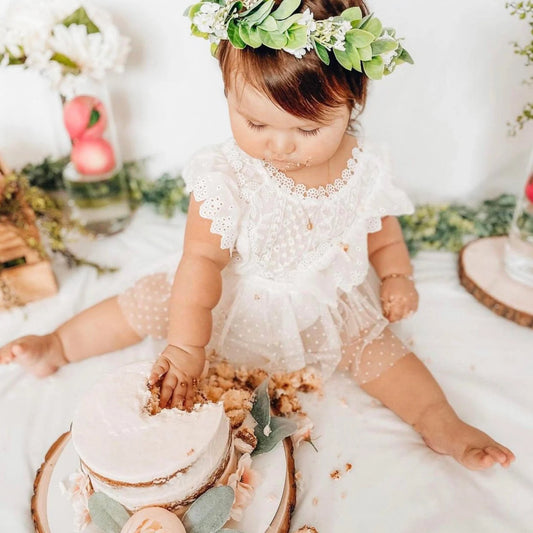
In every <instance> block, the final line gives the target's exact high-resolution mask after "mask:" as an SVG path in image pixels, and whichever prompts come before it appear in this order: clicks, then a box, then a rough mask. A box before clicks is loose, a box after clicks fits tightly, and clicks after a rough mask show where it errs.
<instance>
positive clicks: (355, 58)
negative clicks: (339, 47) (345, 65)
mask: <svg viewBox="0 0 533 533" xmlns="http://www.w3.org/2000/svg"><path fill="white" fill-rule="evenodd" d="M346 53H347V54H348V57H349V58H350V62H351V63H352V67H353V68H354V69H355V70H357V72H363V70H362V67H361V56H360V55H359V52H358V50H357V48H355V46H352V45H351V44H350V43H349V42H348V41H347V42H346Z"/></svg>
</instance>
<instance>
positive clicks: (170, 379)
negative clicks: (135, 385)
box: [148, 344, 205, 410]
mask: <svg viewBox="0 0 533 533" xmlns="http://www.w3.org/2000/svg"><path fill="white" fill-rule="evenodd" d="M188 350H189V351H186V350H184V349H182V348H178V347H177V346H174V345H172V344H169V345H167V347H166V348H165V349H164V350H163V351H162V352H161V353H160V354H159V357H158V358H157V360H156V362H155V363H154V366H153V367H152V373H151V374H150V378H149V379H148V385H149V386H152V385H155V384H156V383H157V382H158V381H160V380H162V381H161V394H160V398H159V405H160V407H161V408H165V407H177V408H178V409H187V410H190V409H192V406H193V403H194V394H195V392H196V385H197V380H198V378H199V377H200V375H201V374H202V372H203V370H204V365H205V350H204V349H203V348H188Z"/></svg>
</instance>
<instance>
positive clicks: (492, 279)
mask: <svg viewBox="0 0 533 533" xmlns="http://www.w3.org/2000/svg"><path fill="white" fill-rule="evenodd" d="M506 241H507V237H505V236H504V237H486V238H482V239H477V240H475V241H472V242H470V243H468V244H467V245H466V246H464V247H463V249H462V250H461V252H460V253H459V279H460V281H461V284H462V285H463V286H464V287H465V288H466V290H467V291H468V292H470V293H472V294H473V295H474V297H475V298H476V299H477V300H479V301H480V302H481V303H482V304H483V305H485V306H486V307H488V308H489V309H490V310H491V311H493V312H494V313H496V314H497V315H500V316H502V317H504V318H507V319H509V320H512V321H513V322H516V323H517V324H520V325H521V326H526V327H529V328H533V287H528V286H527V285H525V284H523V283H519V282H518V281H515V280H514V279H512V278H510V277H509V276H508V275H507V273H506V272H505V269H504V262H503V257H504V246H505V242H506Z"/></svg>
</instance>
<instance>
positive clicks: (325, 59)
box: [313, 40, 330, 65]
mask: <svg viewBox="0 0 533 533" xmlns="http://www.w3.org/2000/svg"><path fill="white" fill-rule="evenodd" d="M313 46H314V48H315V51H316V53H317V55H318V57H319V58H320V60H321V61H322V63H325V64H326V65H329V62H330V59H329V54H328V51H327V50H326V48H325V47H324V46H322V45H321V44H320V43H317V42H316V41H315V40H313Z"/></svg>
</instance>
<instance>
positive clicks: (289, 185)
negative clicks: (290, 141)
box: [230, 139, 363, 199]
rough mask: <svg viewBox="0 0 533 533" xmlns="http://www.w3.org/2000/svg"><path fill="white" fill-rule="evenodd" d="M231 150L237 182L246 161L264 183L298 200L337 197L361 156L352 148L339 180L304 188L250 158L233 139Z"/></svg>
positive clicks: (355, 147)
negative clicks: (258, 173) (272, 185)
mask: <svg viewBox="0 0 533 533" xmlns="http://www.w3.org/2000/svg"><path fill="white" fill-rule="evenodd" d="M231 148H232V149H231V155H232V158H231V159H232V161H230V162H231V163H232V167H233V169H234V170H235V172H236V173H237V175H238V177H239V181H242V180H243V179H244V176H243V175H242V168H243V160H248V161H249V162H250V163H251V164H253V166H254V167H255V168H256V169H257V170H258V171H259V172H260V173H261V174H262V175H263V176H264V177H265V180H266V181H268V182H270V183H274V184H275V185H276V186H277V187H278V189H280V190H281V191H282V192H283V193H285V194H287V195H289V196H295V197H297V198H299V199H304V198H316V199H323V198H332V197H334V196H335V195H337V194H338V193H339V192H341V191H342V190H343V189H344V188H345V187H346V186H347V185H348V184H349V183H350V182H352V181H353V179H354V176H355V175H356V173H357V168H358V158H359V157H360V156H361V154H363V151H362V149H361V148H360V147H357V146H354V148H353V149H352V155H351V157H350V158H349V159H348V160H347V162H346V166H345V168H344V170H343V171H342V172H341V177H340V178H337V179H336V180H335V181H334V182H333V183H328V184H326V185H320V186H318V187H306V186H305V185H304V184H303V183H298V184H296V183H295V182H294V180H293V179H292V178H290V177H289V176H287V175H286V174H285V173H284V172H282V171H281V170H278V169H277V168H276V167H274V166H273V165H272V164H271V163H268V162H266V161H261V160H260V159H255V158H252V157H250V156H249V155H248V154H246V153H245V152H243V151H242V150H241V149H240V148H239V146H238V145H237V143H236V142H235V140H234V139H232V140H231Z"/></svg>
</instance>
